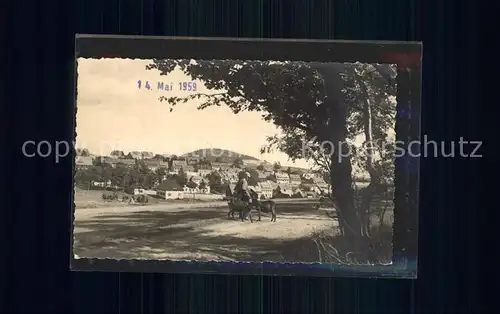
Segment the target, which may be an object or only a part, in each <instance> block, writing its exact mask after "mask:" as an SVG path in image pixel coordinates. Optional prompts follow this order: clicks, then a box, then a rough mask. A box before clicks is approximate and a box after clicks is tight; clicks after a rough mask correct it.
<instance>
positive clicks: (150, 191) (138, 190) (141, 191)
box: [134, 188, 158, 196]
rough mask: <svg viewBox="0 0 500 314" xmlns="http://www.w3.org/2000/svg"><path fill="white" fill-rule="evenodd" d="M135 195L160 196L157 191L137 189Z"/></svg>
mask: <svg viewBox="0 0 500 314" xmlns="http://www.w3.org/2000/svg"><path fill="white" fill-rule="evenodd" d="M134 195H150V196H156V195H158V193H157V191H156V190H148V189H142V188H137V189H134Z"/></svg>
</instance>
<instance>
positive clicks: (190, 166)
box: [182, 164, 196, 172]
mask: <svg viewBox="0 0 500 314" xmlns="http://www.w3.org/2000/svg"><path fill="white" fill-rule="evenodd" d="M182 170H184V172H196V169H195V168H194V166H193V165H189V164H188V165H187V166H186V167H184V168H182Z"/></svg>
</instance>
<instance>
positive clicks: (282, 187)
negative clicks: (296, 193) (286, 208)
mask: <svg viewBox="0 0 500 314" xmlns="http://www.w3.org/2000/svg"><path fill="white" fill-rule="evenodd" d="M292 196H293V189H292V186H291V185H290V184H279V185H278V187H277V188H276V190H274V197H276V198H288V197H292Z"/></svg>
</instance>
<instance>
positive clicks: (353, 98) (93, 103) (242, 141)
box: [73, 57, 398, 265]
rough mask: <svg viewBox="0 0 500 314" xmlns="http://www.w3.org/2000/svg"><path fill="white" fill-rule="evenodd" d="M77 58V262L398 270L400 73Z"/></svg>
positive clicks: (357, 67) (373, 67) (299, 64)
mask: <svg viewBox="0 0 500 314" xmlns="http://www.w3.org/2000/svg"><path fill="white" fill-rule="evenodd" d="M76 61H77V65H76V71H77V83H76V88H77V98H76V131H75V133H76V140H75V151H76V156H75V170H74V206H75V209H74V223H73V225H74V230H73V237H74V240H73V255H74V258H75V259H82V258H87V259H113V260H167V261H204V262H209V261H217V262H221V261H226V262H274V263H289V264H290V263H301V264H310V263H320V264H341V265H390V264H391V263H392V260H393V256H392V255H393V239H394V234H393V230H394V228H393V224H394V195H395V190H396V187H395V158H396V153H397V141H396V132H395V124H396V115H397V110H396V107H397V101H396V96H397V83H396V82H397V73H398V72H397V68H396V65H395V64H381V63H380V64H377V63H373V64H370V63H362V62H353V63H345V62H306V61H278V60H269V61H262V60H230V59H221V60H201V59H131V58H84V57H80V58H77V60H76Z"/></svg>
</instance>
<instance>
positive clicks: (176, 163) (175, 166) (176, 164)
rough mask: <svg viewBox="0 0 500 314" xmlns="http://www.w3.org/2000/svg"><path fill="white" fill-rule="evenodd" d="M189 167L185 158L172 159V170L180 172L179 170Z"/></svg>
mask: <svg viewBox="0 0 500 314" xmlns="http://www.w3.org/2000/svg"><path fill="white" fill-rule="evenodd" d="M186 167H187V162H186V161H185V160H173V161H172V169H170V171H172V172H175V173H179V171H180V170H181V169H182V170H184V169H186Z"/></svg>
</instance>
